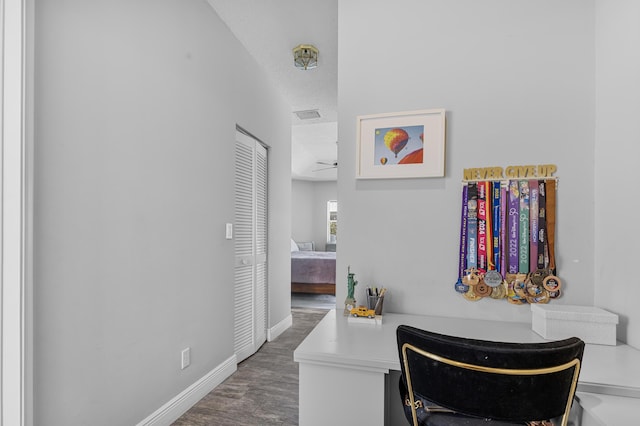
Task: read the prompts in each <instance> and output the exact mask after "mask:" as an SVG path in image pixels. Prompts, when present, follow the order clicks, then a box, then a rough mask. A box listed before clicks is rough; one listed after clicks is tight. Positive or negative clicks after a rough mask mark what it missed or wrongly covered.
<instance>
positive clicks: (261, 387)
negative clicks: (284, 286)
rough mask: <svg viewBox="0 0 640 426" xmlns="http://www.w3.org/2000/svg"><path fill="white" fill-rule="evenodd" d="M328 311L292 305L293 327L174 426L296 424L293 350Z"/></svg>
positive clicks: (295, 367)
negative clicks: (293, 306)
mask: <svg viewBox="0 0 640 426" xmlns="http://www.w3.org/2000/svg"><path fill="white" fill-rule="evenodd" d="M326 312H327V311H326V310H324V309H314V308H292V310H291V313H292V317H293V325H292V327H291V328H290V329H288V330H287V331H285V332H284V333H282V334H281V335H280V336H278V337H277V338H276V339H275V340H274V341H272V342H267V343H265V344H264V345H262V347H261V348H260V350H258V352H256V353H255V354H254V355H252V356H251V357H249V358H247V359H246V360H244V361H243V362H241V363H240V364H239V365H238V371H236V372H235V373H234V374H233V375H231V377H229V378H228V379H227V380H225V381H224V382H223V383H222V384H220V386H218V387H217V388H215V389H214V390H213V391H211V392H210V393H209V394H208V395H207V396H205V397H204V398H202V399H201V400H200V401H199V402H198V403H197V404H196V405H194V406H193V407H191V408H190V409H189V411H187V412H186V413H185V414H184V415H182V416H181V417H180V418H179V419H178V420H177V421H176V422H174V423H173V424H172V426H256V425H287V426H294V425H297V424H298V364H297V363H296V362H294V361H293V351H294V350H295V348H296V347H298V345H299V344H300V342H302V340H303V339H304V338H305V337H306V336H307V334H309V332H311V330H312V329H313V327H315V325H316V324H317V323H318V322H319V321H320V320H321V319H322V317H324V315H325V314H326Z"/></svg>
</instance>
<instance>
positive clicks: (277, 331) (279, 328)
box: [267, 314, 293, 342]
mask: <svg viewBox="0 0 640 426" xmlns="http://www.w3.org/2000/svg"><path fill="white" fill-rule="evenodd" d="M292 325H293V317H292V316H291V314H289V316H287V317H286V318H285V319H283V320H282V321H280V322H279V323H277V324H276V325H274V326H273V327H271V328H269V329H267V341H268V342H271V341H273V340H275V338H276V337H278V336H279V335H281V334H282V333H284V332H285V331H286V330H287V329H288V328H289V327H291V326H292Z"/></svg>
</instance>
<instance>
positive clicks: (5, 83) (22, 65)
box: [0, 0, 34, 426]
mask: <svg viewBox="0 0 640 426" xmlns="http://www.w3.org/2000/svg"><path fill="white" fill-rule="evenodd" d="M32 6H33V0H0V29H1V31H0V46H1V49H2V69H1V78H0V93H1V95H0V96H1V98H2V103H1V105H0V110H1V113H0V115H1V125H2V129H1V131H0V135H1V156H2V158H1V173H0V188H1V204H0V241H1V244H2V245H1V246H0V262H1V263H0V321H1V328H0V335H1V339H0V340H1V350H0V425H3V426H9V425H11V426H14V425H15V426H25V425H30V424H32V421H33V420H32V417H33V416H32V411H33V407H32V401H33V398H32V386H31V385H30V383H31V380H32V379H31V377H32V373H33V368H32V366H33V361H32V358H33V357H32V353H33V352H32V345H31V339H32V335H33V333H32V332H31V329H30V328H31V327H32V319H33V310H32V309H31V307H32V297H31V286H30V284H29V283H30V282H31V277H32V263H31V261H32V255H31V250H32V244H30V240H31V229H32V226H31V224H32V212H33V208H32V207H33V203H32V193H33V191H32V184H33V179H32V177H33V168H32V162H33V143H32V136H33V113H32V108H33V102H32V96H33V66H32V65H33V22H34V20H33V7H32Z"/></svg>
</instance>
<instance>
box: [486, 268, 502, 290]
mask: <svg viewBox="0 0 640 426" xmlns="http://www.w3.org/2000/svg"><path fill="white" fill-rule="evenodd" d="M484 282H485V283H486V284H487V285H488V286H489V287H498V286H499V285H500V284H502V275H500V272H498V271H496V270H495V269H492V270H490V271H487V273H486V274H484Z"/></svg>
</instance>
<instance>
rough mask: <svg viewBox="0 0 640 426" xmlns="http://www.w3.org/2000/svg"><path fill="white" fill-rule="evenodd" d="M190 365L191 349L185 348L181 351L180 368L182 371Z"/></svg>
mask: <svg viewBox="0 0 640 426" xmlns="http://www.w3.org/2000/svg"><path fill="white" fill-rule="evenodd" d="M189 364H191V348H186V349H183V350H182V362H181V363H180V365H181V368H182V369H183V370H184V369H185V368H187V367H188V366H189Z"/></svg>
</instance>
